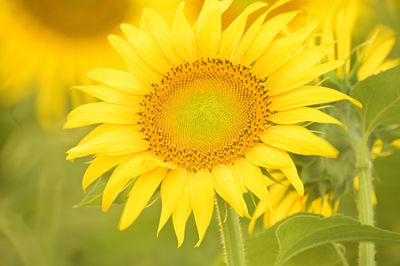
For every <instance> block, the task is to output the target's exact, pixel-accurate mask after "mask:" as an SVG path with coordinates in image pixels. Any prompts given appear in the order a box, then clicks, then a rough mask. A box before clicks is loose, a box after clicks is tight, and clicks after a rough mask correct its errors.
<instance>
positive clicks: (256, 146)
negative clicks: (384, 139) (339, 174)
mask: <svg viewBox="0 0 400 266" xmlns="http://www.w3.org/2000/svg"><path fill="white" fill-rule="evenodd" d="M286 2H287V1H278V2H277V3H276V4H274V5H271V6H266V4H265V3H262V2H256V3H253V4H251V5H249V6H248V7H247V8H246V9H244V10H243V12H242V13H241V14H240V15H239V16H238V17H237V18H235V19H234V21H233V22H232V23H231V24H230V25H229V26H228V27H227V28H225V29H222V26H221V25H222V24H221V23H222V19H221V15H222V14H223V13H224V12H225V10H226V9H227V8H228V7H229V5H230V3H231V1H226V0H225V1H217V0H206V1H205V2H204V5H203V8H202V10H201V12H200V14H199V17H198V19H197V21H196V22H195V23H194V25H191V24H190V23H189V22H188V21H187V19H186V16H185V14H184V3H181V4H180V5H179V6H178V8H177V11H176V16H175V19H174V21H173V23H172V25H169V24H168V23H167V22H166V21H165V20H164V19H163V18H162V17H161V16H160V15H159V14H157V13H156V12H154V11H153V10H151V9H145V10H144V12H143V15H142V19H141V23H140V28H137V27H134V26H131V25H127V24H123V25H122V26H121V28H122V31H123V32H124V34H125V36H126V39H123V38H121V37H119V36H115V35H112V36H110V37H109V40H110V42H111V44H112V46H113V47H114V48H115V49H116V50H117V51H118V52H119V53H120V55H121V56H122V58H123V59H124V60H125V62H126V65H127V68H128V71H122V70H113V69H97V70H94V71H92V72H91V73H90V77H91V78H92V79H94V80H96V81H98V82H99V83H100V84H99V85H94V86H80V87H78V88H79V89H81V90H83V91H84V92H87V93H89V94H91V95H93V96H94V97H96V98H98V99H100V100H101V101H100V102H97V103H91V104H86V105H82V106H80V107H78V108H76V109H75V110H73V111H72V112H71V113H70V114H69V116H68V121H67V123H66V124H65V127H66V128H73V127H81V126H86V125H92V124H100V125H99V126H98V127H96V128H95V129H94V130H93V131H92V132H91V133H89V134H88V136H86V137H85V138H84V139H83V140H82V141H81V142H80V143H79V144H78V145H77V146H76V147H74V148H72V149H70V150H69V151H68V159H74V158H77V157H83V156H88V155H94V156H95V159H94V160H93V161H92V162H91V164H90V166H89V167H88V169H87V171H86V173H85V176H84V178H83V187H84V189H86V188H87V187H88V186H89V185H90V184H91V183H92V182H93V181H94V180H96V179H97V178H98V177H99V176H100V175H102V174H103V173H105V172H106V171H108V170H110V169H112V168H113V167H115V166H116V169H115V170H114V171H113V172H112V174H111V177H110V178H109V180H108V183H107V185H106V187H105V189H104V193H103V210H105V211H106V210H107V209H108V208H109V207H110V206H111V204H112V203H113V201H114V200H115V198H116V197H117V196H118V194H119V193H120V192H121V191H122V190H124V189H125V187H126V186H127V184H128V183H133V187H132V189H131V191H130V193H129V198H128V200H127V202H126V204H125V209H124V211H123V214H122V217H121V222H120V229H125V228H127V227H128V226H130V225H131V224H132V223H133V222H134V221H135V220H136V218H137V217H138V215H139V214H140V213H141V211H142V210H143V208H144V207H145V206H146V204H147V202H148V201H149V200H150V198H151V197H152V195H153V194H154V192H155V191H156V190H159V191H160V196H161V201H162V211H161V217H160V223H159V230H161V228H162V227H163V226H164V225H165V223H166V222H167V221H168V219H169V218H170V217H171V216H172V221H173V225H174V228H175V232H176V235H177V238H178V245H181V244H182V242H183V239H184V232H185V225H186V221H187V219H188V217H189V216H190V214H191V213H192V212H193V214H194V219H195V222H196V225H197V229H198V233H199V242H198V244H200V242H201V240H202V239H203V237H204V234H205V232H206V230H207V228H208V225H209V223H210V221H211V217H212V213H213V201H214V196H215V193H216V194H218V195H219V196H220V197H222V198H223V199H224V200H225V201H226V202H227V203H228V204H229V205H230V206H232V208H233V209H234V210H235V211H236V212H237V213H238V214H239V215H240V216H247V217H248V216H249V214H248V209H247V204H246V202H245V201H244V199H243V194H245V193H252V194H254V195H255V196H256V197H257V198H259V199H260V201H262V202H264V203H266V206H267V208H272V205H273V204H272V200H271V196H270V194H269V192H268V189H267V184H268V183H269V182H270V180H269V179H268V177H267V176H265V175H264V174H263V171H270V170H274V171H278V172H280V173H281V174H282V175H284V176H285V177H286V178H287V179H288V180H289V182H290V184H291V185H292V186H293V187H294V189H295V190H296V191H297V193H299V194H300V195H303V193H304V192H303V191H304V189H303V184H302V182H301V180H300V178H299V176H298V173H297V169H296V166H295V165H294V163H293V161H292V159H291V157H290V155H289V153H288V152H291V153H297V154H302V155H320V156H327V157H335V156H336V155H337V151H336V149H335V148H334V147H332V146H331V145H330V144H329V143H328V142H327V141H326V140H325V139H323V138H321V137H319V136H317V135H315V134H313V133H312V132H311V131H309V130H308V129H307V128H306V127H304V126H303V124H304V123H305V122H309V121H311V122H318V123H332V124H339V125H340V122H339V121H337V120H336V119H335V118H333V117H331V116H329V115H327V114H325V113H324V112H322V111H321V110H319V109H315V108H312V107H310V106H313V105H317V104H324V103H327V102H332V101H337V100H342V99H347V100H350V101H352V102H353V103H355V104H357V105H359V103H358V102H356V101H355V100H353V99H351V98H350V97H348V96H347V95H344V94H342V93H340V92H338V91H335V90H331V89H328V88H324V87H320V86H312V85H307V86H305V85H304V84H306V83H309V82H311V81H313V80H315V79H316V78H318V77H319V76H320V75H322V74H324V73H326V72H328V71H331V70H333V69H335V68H337V67H338V66H339V65H341V64H342V62H340V61H330V62H324V63H322V60H323V59H324V58H325V55H326V53H327V51H328V49H327V47H326V46H321V47H320V46H316V47H312V48H305V45H304V43H305V42H307V41H309V39H310V38H311V37H310V36H311V33H312V32H313V30H314V29H315V27H316V24H315V23H311V24H307V25H305V26H304V27H302V28H300V29H299V30H298V31H296V32H294V33H293V34H289V35H285V34H283V33H282V31H283V30H284V29H285V27H286V26H287V25H288V23H290V21H291V20H292V19H293V18H295V17H296V15H297V14H298V12H296V11H294V12H284V13H280V14H278V15H275V16H269V14H270V13H271V12H272V11H273V10H275V9H276V8H277V7H279V6H281V5H283V4H285V3H286ZM256 11H260V12H261V15H260V16H259V17H257V18H256V20H255V21H254V22H253V23H251V25H247V18H248V16H249V15H251V14H252V13H254V12H256ZM246 28H247V30H246Z"/></svg>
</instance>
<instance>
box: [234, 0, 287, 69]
mask: <svg viewBox="0 0 400 266" xmlns="http://www.w3.org/2000/svg"><path fill="white" fill-rule="evenodd" d="M289 1H290V0H280V1H277V2H276V3H274V4H273V5H272V6H271V7H270V8H269V9H268V10H267V11H266V12H264V13H263V14H262V15H261V16H259V17H258V18H257V19H256V21H255V22H254V23H253V24H252V25H251V26H250V27H249V29H248V30H247V31H246V33H245V34H244V36H243V38H242V39H241V40H240V43H239V46H238V48H237V49H236V51H234V53H233V55H232V60H233V61H234V62H235V63H240V62H241V59H242V57H243V55H244V54H245V52H246V51H247V49H248V47H249V46H250V45H251V43H252V42H253V40H254V38H255V37H256V36H257V33H258V32H259V30H260V28H261V26H262V25H263V23H264V20H265V17H266V16H267V15H268V14H269V13H270V12H271V11H273V10H274V9H276V8H278V7H279V6H281V5H283V4H285V3H287V2H289Z"/></svg>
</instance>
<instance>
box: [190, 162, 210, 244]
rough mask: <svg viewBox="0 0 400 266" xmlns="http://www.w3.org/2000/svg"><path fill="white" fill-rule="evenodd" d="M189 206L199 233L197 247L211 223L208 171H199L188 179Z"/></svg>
mask: <svg viewBox="0 0 400 266" xmlns="http://www.w3.org/2000/svg"><path fill="white" fill-rule="evenodd" d="M189 182H190V185H189V186H190V204H191V205H192V208H193V214H194V219H195V222H196V226H197V231H198V233H199V241H198V242H197V243H196V247H198V246H199V245H200V243H201V241H202V240H203V237H204V235H205V233H206V231H207V228H208V226H209V224H210V222H211V218H212V214H213V207H214V187H213V177H212V175H211V173H210V172H209V171H208V170H205V169H201V170H199V171H197V172H196V173H195V174H193V175H192V176H191V177H190V180H189Z"/></svg>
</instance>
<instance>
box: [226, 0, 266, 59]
mask: <svg viewBox="0 0 400 266" xmlns="http://www.w3.org/2000/svg"><path fill="white" fill-rule="evenodd" d="M265 6H267V4H266V3H264V2H255V3H252V4H250V5H249V6H248V7H247V8H246V9H245V10H244V11H243V12H242V13H241V14H240V15H239V16H238V17H237V18H236V19H235V20H234V21H233V22H232V23H231V24H230V25H229V26H228V28H226V30H225V31H224V32H223V33H222V37H221V48H220V54H221V55H222V56H224V57H226V58H229V59H230V58H231V56H232V55H233V54H234V52H235V51H236V49H237V47H238V45H239V41H240V38H241V37H242V35H243V31H244V29H245V27H246V22H247V18H248V16H249V15H250V14H251V13H253V12H255V11H257V10H259V9H261V8H263V7H265Z"/></svg>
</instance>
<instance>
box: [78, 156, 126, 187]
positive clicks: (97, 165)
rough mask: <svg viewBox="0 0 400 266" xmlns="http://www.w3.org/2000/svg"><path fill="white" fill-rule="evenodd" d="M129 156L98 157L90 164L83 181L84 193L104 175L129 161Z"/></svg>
mask: <svg viewBox="0 0 400 266" xmlns="http://www.w3.org/2000/svg"><path fill="white" fill-rule="evenodd" d="M129 157H130V155H129V156H126V155H124V156H105V155H98V156H96V158H95V159H94V160H93V161H92V162H91V163H90V165H89V167H88V168H87V169H86V172H85V175H84V176H83V179H82V188H83V190H84V191H86V189H87V188H88V187H89V186H90V185H91V184H92V183H93V182H94V181H96V179H97V178H99V177H100V176H101V175H102V174H104V173H105V172H107V171H108V170H110V169H111V168H113V167H114V166H116V165H117V164H120V163H121V162H122V161H124V160H126V159H128V158H129Z"/></svg>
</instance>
